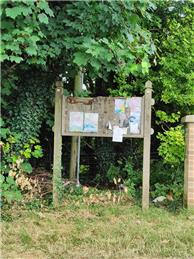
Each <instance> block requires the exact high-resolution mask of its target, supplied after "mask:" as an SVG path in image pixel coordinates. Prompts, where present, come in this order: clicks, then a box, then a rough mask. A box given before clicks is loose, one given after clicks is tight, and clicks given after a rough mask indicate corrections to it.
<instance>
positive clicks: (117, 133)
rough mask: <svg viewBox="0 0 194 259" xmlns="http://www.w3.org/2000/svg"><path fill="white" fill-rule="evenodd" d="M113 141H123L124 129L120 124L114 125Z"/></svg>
mask: <svg viewBox="0 0 194 259" xmlns="http://www.w3.org/2000/svg"><path fill="white" fill-rule="evenodd" d="M112 141H113V142H123V129H122V128H120V127H119V126H113V137H112Z"/></svg>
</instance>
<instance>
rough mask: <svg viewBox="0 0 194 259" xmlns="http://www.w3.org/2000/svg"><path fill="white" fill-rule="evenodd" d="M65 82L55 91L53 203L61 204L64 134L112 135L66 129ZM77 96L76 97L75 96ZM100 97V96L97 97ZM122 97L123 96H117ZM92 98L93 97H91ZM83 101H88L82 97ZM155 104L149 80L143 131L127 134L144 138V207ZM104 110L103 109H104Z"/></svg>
mask: <svg viewBox="0 0 194 259" xmlns="http://www.w3.org/2000/svg"><path fill="white" fill-rule="evenodd" d="M65 98H66V97H64V95H63V84H62V82H61V81H57V82H56V92H55V116H54V117H55V118H54V127H53V131H54V152H53V153H54V157H53V204H54V206H58V205H59V200H60V199H59V197H60V188H59V186H60V183H61V168H62V162H61V158H62V137H63V136H85V137H88V136H89V137H112V135H111V134H110V135H107V134H104V133H103V134H94V133H92V134H91V133H81V134H80V132H65V130H64V123H65V120H64V116H66V115H67V114H66V112H67V111H65V109H64V100H65ZM74 98H75V97H74ZM97 98H99V97H97ZM117 98H122V97H117ZM90 99H91V98H90ZM82 100H83V101H88V100H86V98H82ZM152 105H154V99H152V82H151V81H147V82H146V84H145V94H144V96H143V97H142V109H141V133H140V134H127V135H126V136H124V137H126V138H142V139H143V177H142V208H143V209H147V208H149V186H150V183H149V182H150V147H151V135H152V134H153V130H152V129H151V108H152ZM102 110H103V109H102Z"/></svg>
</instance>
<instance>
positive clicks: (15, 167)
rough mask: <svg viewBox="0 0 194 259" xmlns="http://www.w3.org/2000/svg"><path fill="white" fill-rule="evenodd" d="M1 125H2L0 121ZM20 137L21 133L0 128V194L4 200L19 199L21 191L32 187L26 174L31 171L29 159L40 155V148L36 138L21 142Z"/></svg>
mask: <svg viewBox="0 0 194 259" xmlns="http://www.w3.org/2000/svg"><path fill="white" fill-rule="evenodd" d="M1 125H2V126H4V123H3V122H2V121H1ZM21 138H22V136H21V134H18V133H14V132H10V130H9V129H8V128H5V127H2V128H1V139H2V140H1V143H0V146H1V151H2V159H1V166H0V171H1V174H0V184H1V196H2V198H3V200H4V201H6V202H11V201H14V200H15V201H19V200H21V198H22V192H25V191H28V190H30V189H32V186H33V182H32V181H30V180H29V179H28V177H27V175H26V174H28V173H31V172H32V166H31V164H30V163H29V159H30V158H32V157H35V158H39V157H41V156H42V148H41V146H40V145H39V141H38V140H37V139H35V138H31V139H29V140H28V142H26V143H25V144H22V143H21Z"/></svg>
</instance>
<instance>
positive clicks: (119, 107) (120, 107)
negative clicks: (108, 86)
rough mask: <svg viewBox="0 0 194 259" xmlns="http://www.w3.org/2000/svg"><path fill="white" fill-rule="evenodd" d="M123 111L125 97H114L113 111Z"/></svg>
mask: <svg viewBox="0 0 194 259" xmlns="http://www.w3.org/2000/svg"><path fill="white" fill-rule="evenodd" d="M124 112H125V99H121V98H120V99H115V113H124Z"/></svg>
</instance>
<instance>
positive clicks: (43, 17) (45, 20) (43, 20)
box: [38, 13, 48, 24]
mask: <svg viewBox="0 0 194 259" xmlns="http://www.w3.org/2000/svg"><path fill="white" fill-rule="evenodd" d="M38 19H39V21H40V22H41V23H45V24H48V17H47V16H46V14H44V13H41V14H39V15H38Z"/></svg>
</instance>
